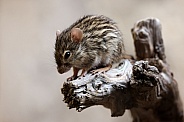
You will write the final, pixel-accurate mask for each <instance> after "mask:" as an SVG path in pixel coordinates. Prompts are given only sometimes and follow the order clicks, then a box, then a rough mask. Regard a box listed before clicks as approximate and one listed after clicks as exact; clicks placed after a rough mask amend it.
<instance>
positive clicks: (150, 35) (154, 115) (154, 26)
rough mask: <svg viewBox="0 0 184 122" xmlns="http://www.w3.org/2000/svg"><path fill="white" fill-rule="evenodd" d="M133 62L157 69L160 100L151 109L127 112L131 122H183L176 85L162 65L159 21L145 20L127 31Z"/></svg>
mask: <svg viewBox="0 0 184 122" xmlns="http://www.w3.org/2000/svg"><path fill="white" fill-rule="evenodd" d="M131 32H132V36H133V39H134V45H135V50H136V56H137V60H146V61H148V62H149V64H150V65H153V66H155V67H156V68H157V69H158V70H159V74H160V75H161V76H160V78H163V80H162V82H159V84H160V85H161V86H162V87H160V88H161V89H160V100H159V101H158V102H157V103H155V104H153V106H151V107H145V106H144V107H141V106H138V107H137V108H132V109H130V111H131V113H132V116H133V120H134V122H140V121H141V122H160V121H161V122H183V121H184V119H183V106H182V102H181V100H180V96H179V92H178V86H177V82H176V80H175V79H174V78H173V73H172V72H171V71H170V69H169V66H168V64H167V62H166V56H165V52H164V44H163V39H162V33H161V24H160V21H159V20H158V19H156V18H148V19H144V20H140V21H138V22H137V23H135V25H134V27H133V28H132V30H131Z"/></svg>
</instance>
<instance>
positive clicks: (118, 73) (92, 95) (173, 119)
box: [61, 18, 183, 122]
mask: <svg viewBox="0 0 184 122" xmlns="http://www.w3.org/2000/svg"><path fill="white" fill-rule="evenodd" d="M131 32H132V35H133V39H134V44H135V49H136V56H137V60H128V59H125V60H122V61H121V62H120V64H119V65H118V66H117V67H115V68H112V69H111V70H109V71H108V72H105V73H98V74H91V73H90V72H89V73H88V74H86V75H85V76H84V77H80V78H78V79H76V80H73V81H69V82H64V84H63V88H62V89H61V91H62V94H63V95H64V102H65V103H67V104H68V107H69V108H76V110H77V111H79V112H80V111H82V110H84V109H86V108H89V107H91V106H94V105H103V106H104V107H106V108H109V109H110V110H111V116H113V117H114V116H122V115H123V114H124V112H125V109H129V110H130V111H131V113H132V117H133V121H134V122H162V121H164V122H165V121H167V122H168V121H170V122H182V121H183V108H182V103H181V100H180V96H179V92H178V87H177V83H176V81H175V80H174V78H173V73H172V72H171V71H170V69H169V67H168V65H167V62H166V56H165V53H164V44H163V39H162V35H161V24H160V22H159V20H158V19H154V18H150V19H145V20H141V21H138V22H137V23H136V24H135V25H134V27H133V28H132V31H131Z"/></svg>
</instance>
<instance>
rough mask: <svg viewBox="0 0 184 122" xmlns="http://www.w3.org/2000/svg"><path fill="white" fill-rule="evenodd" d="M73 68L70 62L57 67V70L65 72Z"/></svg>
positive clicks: (61, 72)
mask: <svg viewBox="0 0 184 122" xmlns="http://www.w3.org/2000/svg"><path fill="white" fill-rule="evenodd" d="M70 69H71V66H70V65H69V64H64V65H62V66H59V67H57V70H58V72H59V73H60V74H63V73H65V72H67V71H69V70H70Z"/></svg>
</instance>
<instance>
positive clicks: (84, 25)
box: [55, 15, 124, 72]
mask: <svg viewBox="0 0 184 122" xmlns="http://www.w3.org/2000/svg"><path fill="white" fill-rule="evenodd" d="M72 28H80V29H81V30H82V31H83V38H82V40H81V42H79V43H76V42H73V41H72V40H71V37H70V31H71V29H72ZM66 50H70V51H71V54H72V55H71V56H70V57H69V58H68V59H67V60H66V59H64V57H63V53H64V51H66ZM123 54H124V43H123V38H122V34H121V32H120V30H119V29H118V27H117V25H116V23H115V22H114V21H113V20H112V19H110V18H108V17H105V16H102V15H101V16H95V15H87V16H84V17H82V18H80V19H79V20H78V21H76V22H75V23H74V24H72V25H71V26H70V27H69V28H67V29H66V30H64V31H63V32H62V33H61V34H60V35H59V36H58V37H57V39H56V44H55V59H56V63H57V65H58V67H61V68H62V69H63V70H66V69H67V68H66V67H68V68H69V67H76V68H79V69H84V68H85V69H87V70H90V69H94V68H96V67H101V66H106V65H109V64H113V63H115V62H118V61H120V59H121V58H122V57H123ZM64 67H65V68H64ZM63 72H65V71H63Z"/></svg>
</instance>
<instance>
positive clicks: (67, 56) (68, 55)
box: [64, 50, 71, 59]
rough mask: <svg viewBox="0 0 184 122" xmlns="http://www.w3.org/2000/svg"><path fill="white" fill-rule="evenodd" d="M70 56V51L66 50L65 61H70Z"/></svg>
mask: <svg viewBox="0 0 184 122" xmlns="http://www.w3.org/2000/svg"><path fill="white" fill-rule="evenodd" d="M70 55H71V53H70V51H69V50H66V51H65V52H64V59H68V58H69V57H70Z"/></svg>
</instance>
